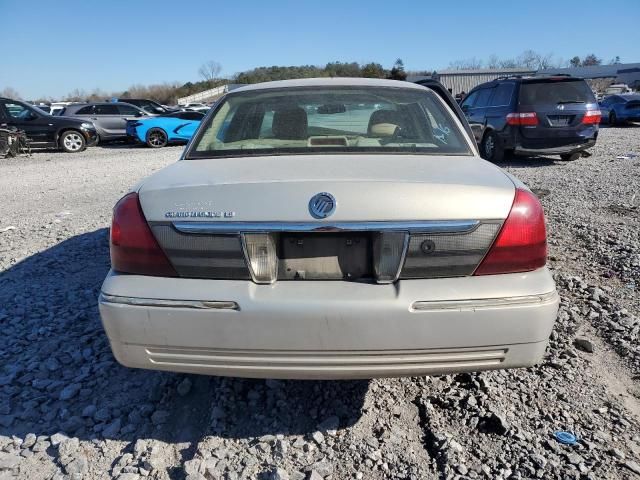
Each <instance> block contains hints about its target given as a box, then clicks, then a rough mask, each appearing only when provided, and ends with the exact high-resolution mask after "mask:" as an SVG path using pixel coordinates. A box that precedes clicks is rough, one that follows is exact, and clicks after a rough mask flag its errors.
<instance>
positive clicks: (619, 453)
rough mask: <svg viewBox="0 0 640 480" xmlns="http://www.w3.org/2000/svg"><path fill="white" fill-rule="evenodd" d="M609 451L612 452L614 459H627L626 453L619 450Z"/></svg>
mask: <svg viewBox="0 0 640 480" xmlns="http://www.w3.org/2000/svg"><path fill="white" fill-rule="evenodd" d="M609 451H610V452H611V455H613V456H614V457H616V458H617V459H619V460H624V459H625V458H627V456H626V455H625V454H624V452H623V451H622V450H620V449H619V448H612V449H611V450H609Z"/></svg>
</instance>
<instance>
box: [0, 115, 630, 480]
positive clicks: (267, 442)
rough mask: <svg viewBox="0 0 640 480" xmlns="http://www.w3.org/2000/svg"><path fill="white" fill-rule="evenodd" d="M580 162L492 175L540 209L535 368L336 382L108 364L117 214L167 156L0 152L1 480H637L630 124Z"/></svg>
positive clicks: (607, 132)
mask: <svg viewBox="0 0 640 480" xmlns="http://www.w3.org/2000/svg"><path fill="white" fill-rule="evenodd" d="M592 152H593V156H592V157H590V158H584V159H580V160H578V161H576V162H571V163H564V162H560V161H556V160H554V159H552V158H547V159H545V158H538V159H515V160H510V161H508V162H505V163H504V165H503V166H504V167H505V168H506V169H507V170H509V171H510V172H512V173H514V174H515V175H516V176H518V177H519V178H521V179H522V180H523V181H525V182H526V183H527V184H529V185H530V186H531V188H533V189H535V190H536V191H537V192H538V194H539V195H540V196H541V197H542V200H543V203H544V206H545V209H546V212H547V216H548V224H549V232H550V264H551V266H552V268H553V270H554V275H555V277H556V281H557V283H558V289H559V292H560V295H561V298H562V304H561V307H560V312H559V315H558V322H557V325H556V328H555V330H554V332H553V334H552V338H551V342H550V346H549V348H548V351H547V354H546V356H545V359H544V361H543V363H542V364H541V365H539V366H537V367H534V368H529V369H518V370H510V371H496V372H485V373H479V374H461V375H448V376H440V377H420V378H405V379H380V380H372V381H350V382H300V381H273V380H267V381H263V380H243V379H235V378H216V377H201V376H192V375H181V374H170V373H159V372H150V371H140V370H131V369H126V368H124V367H121V366H119V365H118V364H117V363H116V362H115V360H114V359H113V357H112V355H111V352H110V350H109V346H108V343H107V340H106V338H105V336H104V333H103V331H102V328H101V326H100V321H99V317H98V311H97V307H96V298H97V294H98V291H99V288H100V284H101V282H102V279H103V278H104V276H105V274H106V272H107V270H108V264H109V259H108V242H107V227H108V224H109V219H110V213H111V208H112V206H113V204H114V203H115V201H116V200H117V199H118V198H119V197H120V196H121V195H122V194H123V193H124V192H125V191H126V190H127V189H128V188H129V186H131V185H132V184H133V183H134V182H135V181H137V180H138V179H140V178H142V177H144V176H146V175H147V174H149V173H150V172H151V171H153V170H155V169H158V168H161V167H163V166H165V165H167V164H169V163H171V162H173V161H174V160H175V159H177V157H178V156H179V153H180V148H179V147H172V148H165V149H162V150H154V151H151V150H148V149H145V148H126V147H118V146H113V147H110V148H104V147H96V148H92V149H89V150H88V151H86V152H84V153H82V154H75V155H69V154H60V153H36V154H34V155H33V156H32V157H31V158H26V159H25V158H20V159H12V160H0V200H1V201H2V205H3V212H2V216H1V217H0V327H1V329H2V330H1V331H2V335H1V336H0V480H5V479H9V478H11V479H13V478H23V479H33V480H39V479H45V480H46V479H63V478H65V479H66V478H69V479H98V478H105V479H106V478H119V479H121V480H135V479H143V478H145V477H149V478H157V479H183V478H188V479H189V480H202V479H209V480H211V479H243V478H254V479H259V480H268V479H280V480H285V479H300V480H302V479H311V480H321V479H323V478H324V479H343V478H355V479H382V478H406V479H416V480H418V479H436V478H441V479H445V478H447V479H448V478H451V479H468V478H486V479H507V478H510V479H511V478H513V479H525V478H527V479H534V478H542V479H593V480H601V479H637V478H640V382H639V381H638V380H639V379H640V350H639V347H638V345H639V342H638V340H639V336H640V333H639V331H640V320H639V312H640V294H639V292H640V248H639V246H640V228H639V223H640V215H639V212H640V208H638V207H637V205H639V204H640V198H639V197H636V196H634V195H636V192H637V191H638V187H639V184H640V181H639V180H638V178H639V175H638V174H639V173H640V157H635V158H621V159H618V158H616V157H618V156H621V155H625V154H627V153H628V152H634V153H636V154H639V153H640V128H638V127H629V128H609V129H603V130H602V131H601V137H600V139H599V141H598V145H597V146H596V147H595V148H594V149H593V150H592ZM558 430H569V431H572V432H574V433H575V434H576V435H577V436H578V437H579V442H578V443H577V444H576V445H573V446H565V445H562V444H560V443H559V442H557V441H556V440H555V439H554V438H553V433H554V432H555V431H558Z"/></svg>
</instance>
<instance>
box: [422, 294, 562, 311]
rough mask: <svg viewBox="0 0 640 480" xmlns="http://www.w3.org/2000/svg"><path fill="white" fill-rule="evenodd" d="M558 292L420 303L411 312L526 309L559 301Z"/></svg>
mask: <svg viewBox="0 0 640 480" xmlns="http://www.w3.org/2000/svg"><path fill="white" fill-rule="evenodd" d="M559 298H560V297H559V296H558V292H556V291H555V290H554V291H553V292H549V293H544V294H540V295H523V296H518V297H503V298H479V299H474V300H471V299H470V300H449V301H446V300H445V301H441V300H435V301H419V302H414V303H413V305H411V308H410V311H414V312H433V311H439V310H440V311H441V310H481V309H485V308H501V307H524V306H528V305H541V304H545V303H550V302H554V301H556V300H558V299H559Z"/></svg>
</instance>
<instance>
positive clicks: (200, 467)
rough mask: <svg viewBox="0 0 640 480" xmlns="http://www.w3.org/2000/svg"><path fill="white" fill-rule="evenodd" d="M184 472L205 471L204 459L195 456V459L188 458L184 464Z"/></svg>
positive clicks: (190, 473)
mask: <svg viewBox="0 0 640 480" xmlns="http://www.w3.org/2000/svg"><path fill="white" fill-rule="evenodd" d="M183 468H184V473H186V474H187V475H192V474H194V473H204V462H203V461H202V459H199V458H194V459H193V460H187V461H186V462H184V465H183Z"/></svg>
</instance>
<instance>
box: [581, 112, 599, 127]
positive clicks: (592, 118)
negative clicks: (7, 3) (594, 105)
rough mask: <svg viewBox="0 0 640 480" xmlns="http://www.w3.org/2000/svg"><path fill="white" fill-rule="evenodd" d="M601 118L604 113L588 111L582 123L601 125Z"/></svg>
mask: <svg viewBox="0 0 640 480" xmlns="http://www.w3.org/2000/svg"><path fill="white" fill-rule="evenodd" d="M601 117H602V113H601V112H600V110H587V112H586V113H585V114H584V117H582V123H584V124H586V125H593V124H596V125H597V124H598V123H600V118H601Z"/></svg>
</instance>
